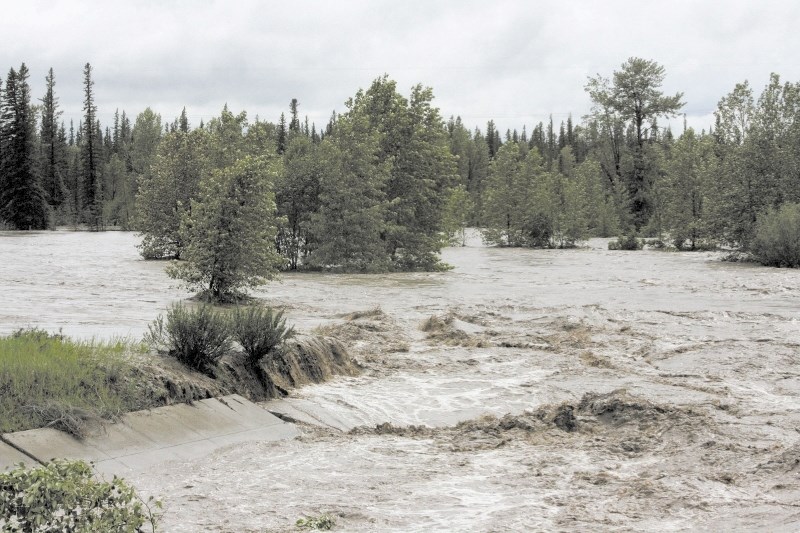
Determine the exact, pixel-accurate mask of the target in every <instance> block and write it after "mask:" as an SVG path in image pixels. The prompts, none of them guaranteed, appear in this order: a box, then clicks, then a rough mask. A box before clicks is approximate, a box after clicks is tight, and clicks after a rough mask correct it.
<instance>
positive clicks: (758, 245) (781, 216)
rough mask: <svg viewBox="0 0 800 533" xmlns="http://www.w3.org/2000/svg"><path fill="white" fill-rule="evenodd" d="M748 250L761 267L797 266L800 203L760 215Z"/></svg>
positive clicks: (799, 262)
mask: <svg viewBox="0 0 800 533" xmlns="http://www.w3.org/2000/svg"><path fill="white" fill-rule="evenodd" d="M750 248H751V251H752V253H753V256H754V257H755V258H756V260H758V262H760V263H761V264H764V265H768V266H776V267H793V268H796V267H800V204H794V203H789V204H784V205H782V206H781V207H780V208H779V209H770V210H769V211H767V212H766V213H764V214H763V215H762V216H760V217H759V218H758V222H756V229H755V235H754V237H753V241H752V243H751V246H750Z"/></svg>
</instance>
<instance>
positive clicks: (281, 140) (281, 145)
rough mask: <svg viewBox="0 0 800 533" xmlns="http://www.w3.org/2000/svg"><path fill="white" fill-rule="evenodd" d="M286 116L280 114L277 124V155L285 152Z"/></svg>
mask: <svg viewBox="0 0 800 533" xmlns="http://www.w3.org/2000/svg"><path fill="white" fill-rule="evenodd" d="M286 137H287V133H286V116H285V115H284V114H283V113H281V119H280V121H279V122H278V138H277V148H278V153H279V154H283V153H284V152H285V151H286Z"/></svg>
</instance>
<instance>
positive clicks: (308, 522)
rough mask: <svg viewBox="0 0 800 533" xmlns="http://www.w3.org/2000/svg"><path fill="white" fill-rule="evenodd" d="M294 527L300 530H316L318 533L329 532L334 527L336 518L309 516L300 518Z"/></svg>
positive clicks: (326, 515)
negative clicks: (320, 532)
mask: <svg viewBox="0 0 800 533" xmlns="http://www.w3.org/2000/svg"><path fill="white" fill-rule="evenodd" d="M295 525H296V526H297V527H298V528H300V529H317V530H320V531H329V530H331V529H333V526H335V525H336V518H334V517H333V516H331V515H329V514H323V515H320V516H310V517H307V518H300V519H298V520H297V522H296V523H295Z"/></svg>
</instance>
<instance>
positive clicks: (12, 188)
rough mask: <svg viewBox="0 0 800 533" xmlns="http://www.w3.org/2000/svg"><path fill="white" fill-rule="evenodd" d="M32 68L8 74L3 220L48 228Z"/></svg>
mask: <svg viewBox="0 0 800 533" xmlns="http://www.w3.org/2000/svg"><path fill="white" fill-rule="evenodd" d="M28 76H29V74H28V68H27V67H26V66H25V64H24V63H23V64H22V65H21V66H20V68H19V71H18V72H16V71H14V69H13V68H12V69H11V70H10V71H9V73H8V78H7V80H6V88H5V98H4V99H3V102H2V106H0V154H2V158H1V159H0V220H3V221H5V222H6V223H7V224H9V225H10V226H12V227H13V228H16V229H23V230H31V229H45V228H46V227H47V224H48V209H47V201H46V197H45V191H44V189H43V188H42V185H41V179H40V176H39V173H38V169H37V164H36V148H35V144H34V143H35V132H34V128H35V123H36V118H35V116H34V113H33V109H32V108H31V96H30V86H29V85H28Z"/></svg>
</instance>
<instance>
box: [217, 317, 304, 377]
mask: <svg viewBox="0 0 800 533" xmlns="http://www.w3.org/2000/svg"><path fill="white" fill-rule="evenodd" d="M230 325H231V332H232V334H233V338H234V339H235V340H236V342H238V343H239V344H241V345H242V348H243V349H244V353H245V354H247V359H248V361H250V363H252V364H254V365H255V364H257V363H258V362H259V361H261V359H262V358H263V357H264V356H265V355H267V354H268V353H269V352H270V350H272V349H273V348H274V347H275V346H277V345H279V344H281V343H282V342H283V341H285V340H286V339H288V338H290V337H292V336H293V335H294V327H290V328H287V327H286V319H285V318H283V311H277V312H276V311H274V310H273V309H272V308H271V307H263V306H260V305H254V306H250V307H246V308H241V307H237V308H236V310H235V311H234V312H233V314H232V315H231V324H230Z"/></svg>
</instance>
